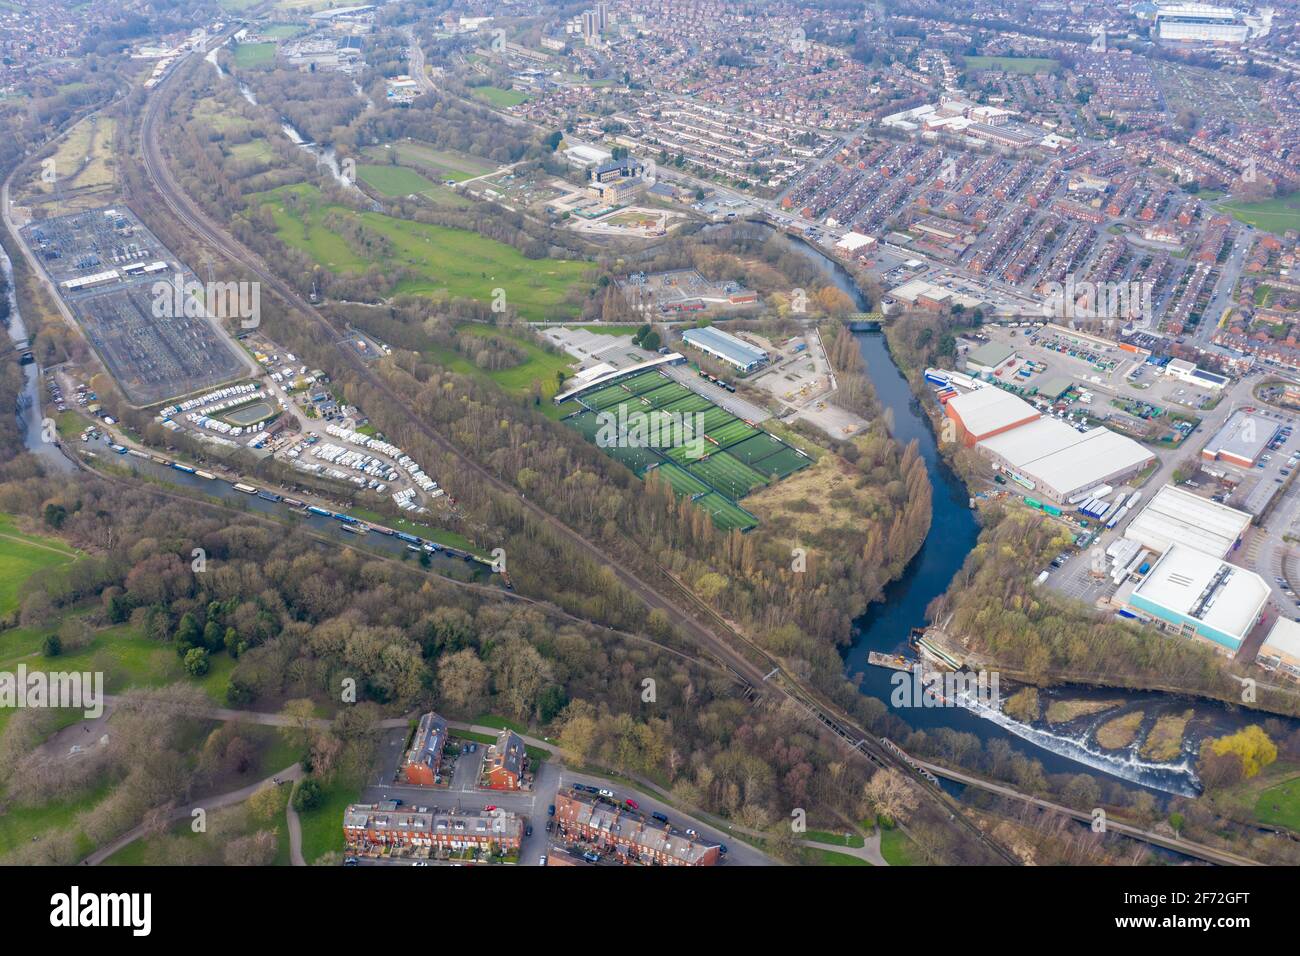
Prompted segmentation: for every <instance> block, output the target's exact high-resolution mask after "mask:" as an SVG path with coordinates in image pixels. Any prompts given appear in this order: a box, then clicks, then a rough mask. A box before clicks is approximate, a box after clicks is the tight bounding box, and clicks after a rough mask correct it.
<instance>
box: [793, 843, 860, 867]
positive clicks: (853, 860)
mask: <svg viewBox="0 0 1300 956" xmlns="http://www.w3.org/2000/svg"><path fill="white" fill-rule="evenodd" d="M802 853H803V862H804V864H805V865H806V866H870V865H871V864H870V863H868V862H867V861H866V860H864V859H862V858H861V857H858V856H849V855H848V854H847V853H836V852H835V851H834V850H823V849H821V848H820V847H815V846H806V847H803V848H802Z"/></svg>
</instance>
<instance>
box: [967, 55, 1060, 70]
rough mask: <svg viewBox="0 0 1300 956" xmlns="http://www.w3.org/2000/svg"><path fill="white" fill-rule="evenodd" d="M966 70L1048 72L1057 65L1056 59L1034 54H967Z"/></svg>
mask: <svg viewBox="0 0 1300 956" xmlns="http://www.w3.org/2000/svg"><path fill="white" fill-rule="evenodd" d="M962 59H963V60H965V61H966V69H968V70H1001V71H1003V72H1004V73H1050V72H1051V71H1052V70H1054V69H1056V67H1057V66H1058V65H1059V64H1058V63H1057V61H1056V60H1049V59H1046V58H1044V57H1036V56H967V57H962Z"/></svg>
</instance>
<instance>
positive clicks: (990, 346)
mask: <svg viewBox="0 0 1300 956" xmlns="http://www.w3.org/2000/svg"><path fill="white" fill-rule="evenodd" d="M1015 354H1016V351H1015V349H1013V348H1012V347H1011V346H1009V345H1003V344H1002V343H1001V342H985V343H984V344H983V345H981V346H980V347H979V348H975V349H971V351H970V354H969V355H967V356H966V371H968V372H971V373H973V374H975V375H979V374H980V373H981V372H984V373H987V374H989V375H992V374H993V370H994V369H996V368H997V367H998V366H1000V365H1001V364H1002V363H1003V362H1005V361H1007V360H1008V359H1011V358H1013V357H1014V356H1015Z"/></svg>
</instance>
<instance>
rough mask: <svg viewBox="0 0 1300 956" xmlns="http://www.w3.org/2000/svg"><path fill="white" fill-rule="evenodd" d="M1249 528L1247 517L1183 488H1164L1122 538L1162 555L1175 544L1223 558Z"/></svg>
mask: <svg viewBox="0 0 1300 956" xmlns="http://www.w3.org/2000/svg"><path fill="white" fill-rule="evenodd" d="M1248 527H1250V515H1248V514H1247V513H1246V512H1244V511H1238V510H1237V509H1236V508H1229V507H1228V506H1227V505H1221V504H1219V503H1218V502H1217V501H1210V500H1209V499H1208V498H1202V497H1200V496H1199V495H1194V494H1192V493H1191V492H1190V491H1187V490H1186V489H1184V488H1178V487H1176V486H1174V485H1165V486H1164V487H1163V488H1161V489H1160V490H1159V491H1157V492H1156V494H1155V497H1154V498H1152V499H1151V501H1150V502H1149V503H1148V504H1147V506H1146V507H1145V508H1143V509H1142V511H1141V512H1139V513H1138V515H1137V517H1136V518H1134V519H1133V520H1132V521H1131V522H1129V525H1128V527H1127V528H1125V529H1124V537H1126V538H1128V539H1129V540H1130V541H1136V542H1137V543H1138V544H1140V545H1141V546H1142V547H1144V548H1149V549H1150V550H1152V551H1155V552H1157V553H1159V554H1164V553H1165V552H1166V551H1168V550H1169V548H1170V547H1171V546H1173V545H1175V544H1182V545H1186V546H1187V547H1190V548H1195V549H1196V550H1197V551H1201V552H1203V553H1205V554H1208V555H1210V557H1213V558H1222V557H1225V556H1226V555H1227V554H1228V552H1229V551H1231V550H1232V549H1233V548H1235V547H1236V546H1237V543H1238V542H1239V541H1240V540H1241V536H1242V535H1243V534H1245V533H1246V529H1247V528H1248Z"/></svg>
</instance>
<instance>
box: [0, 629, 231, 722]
mask: <svg viewBox="0 0 1300 956" xmlns="http://www.w3.org/2000/svg"><path fill="white" fill-rule="evenodd" d="M58 629H59V627H58V624H57V623H52V624H50V625H47V626H44V627H19V628H14V629H12V630H8V631H3V632H0V670H6V671H12V670H14V669H15V668H16V667H17V665H18V664H19V663H21V662H23V661H26V662H27V663H28V665H29V666H32V662H39V663H40V665H41V666H42V667H48V668H50V669H52V670H59V671H102V672H103V674H104V689H105V691H106V692H107V693H110V694H120V693H122V692H123V691H124V690H127V689H129V688H132V687H160V686H162V685H164V684H171V683H175V682H177V681H186V682H190V681H193V683H195V684H197V685H198V686H199V687H201V688H203V690H204V692H205V693H206V694H207V695H208V697H210V698H211V699H212V700H213V701H215V702H224V701H225V698H226V687H227V685H228V684H229V683H230V674H231V672H232V671H233V670H234V669H235V662H234V660H233V659H232V658H231V657H230V656H229V655H228V654H214V655H212V659H211V660H212V667H211V669H210V670H209V671H208V673H207V674H205V675H204V676H203V677H202V678H201V679H199V680H194V679H193V678H190V677H188V676H186V674H185V671H184V668H183V667H182V666H181V659H180V657H179V656H177V654H176V648H175V647H173V646H172V645H170V644H160V643H159V642H158V641H155V640H151V639H150V638H148V637H145V636H144V635H143V634H141V633H140V632H139V631H137V630H135V629H134V628H132V627H131V626H130V625H129V624H119V625H116V626H114V627H109V628H105V629H104V630H100V631H95V632H94V634H93V636H92V637H91V639H90V641H89V643H88V644H87V645H86V646H85V647H82V648H79V649H78V650H76V651H73V652H71V653H64V654H60V655H59V656H58V657H54V658H45V657H42V656H41V645H42V643H43V642H44V640H45V637H46V636H47V635H49V634H53V633H55V632H57V631H58ZM7 716H8V713H7V712H3V713H0V724H3V722H4V718H6V717H7ZM78 719H80V711H68V720H67V723H74V722H76V720H78ZM65 726H66V724H65Z"/></svg>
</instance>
